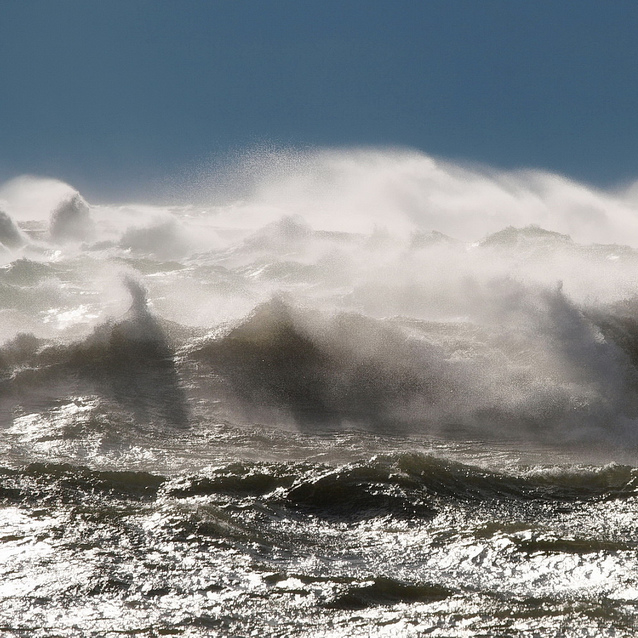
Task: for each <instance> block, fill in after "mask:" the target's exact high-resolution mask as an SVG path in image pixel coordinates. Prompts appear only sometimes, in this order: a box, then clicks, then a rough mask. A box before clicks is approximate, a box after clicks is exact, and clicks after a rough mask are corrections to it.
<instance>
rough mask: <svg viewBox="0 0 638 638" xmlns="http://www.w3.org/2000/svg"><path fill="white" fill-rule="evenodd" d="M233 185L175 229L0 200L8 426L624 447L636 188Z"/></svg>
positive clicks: (208, 180) (394, 168)
mask: <svg viewBox="0 0 638 638" xmlns="http://www.w3.org/2000/svg"><path fill="white" fill-rule="evenodd" d="M230 170H231V169H229V171H230ZM232 171H234V173H233V174H234V178H233V179H229V178H228V175H225V176H224V178H223V179H221V178H220V177H219V175H218V176H217V177H216V176H215V175H208V176H206V175H205V174H204V172H202V173H201V174H200V175H199V177H198V179H197V180H194V182H193V183H191V184H190V186H189V188H188V189H185V190H184V193H183V197H184V198H185V199H186V200H187V203H186V204H184V205H171V206H158V205H150V204H146V205H140V204H138V205H125V206H113V205H105V204H89V203H87V202H86V201H85V200H84V198H83V197H82V196H81V195H80V194H79V193H77V192H76V191H74V190H73V189H72V188H71V187H69V186H68V185H65V184H62V183H59V182H56V181H55V180H44V179H38V178H33V177H23V178H18V179H16V180H13V181H12V182H10V183H8V184H5V185H4V186H3V187H2V188H0V207H1V208H2V213H1V214H0V243H2V246H3V251H2V252H1V253H0V260H1V261H2V263H3V265H2V267H1V268H0V290H1V291H2V295H1V297H0V337H1V339H2V342H3V344H4V345H3V346H2V348H1V350H0V374H1V379H0V398H1V406H0V413H1V414H2V420H3V422H4V424H5V425H6V426H11V425H12V424H13V423H14V422H15V421H16V419H23V418H24V415H25V414H26V415H29V414H45V413H46V414H49V415H50V414H52V412H51V411H52V410H56V409H58V407H59V406H60V405H62V404H64V402H69V401H73V400H74V398H77V397H89V398H90V400H95V401H98V402H99V403H100V405H102V406H106V405H108V406H110V407H109V408H108V409H109V410H111V415H112V419H113V420H118V419H119V420H120V421H121V422H125V421H126V422H131V423H135V424H138V425H139V424H151V425H160V426H162V425H165V426H178V427H182V428H184V427H188V426H189V425H192V424H193V423H215V422H219V421H228V422H231V423H261V424H264V425H266V426H283V427H285V428H290V427H296V428H298V429H299V430H300V431H301V432H318V431H326V430H352V429H356V430H369V431H371V432H377V433H384V434H387V433H392V432H396V433H402V434H406V433H407V434H410V433H415V434H420V435H421V434H428V435H433V436H441V437H446V438H452V439H454V438H462V439H465V438H468V437H469V438H476V439H511V440H519V441H520V440H527V441H535V442H543V443H548V442H550V443H555V444H568V445H570V444H578V443H581V442H588V441H592V440H596V441H599V442H604V443H606V444H610V445H619V446H626V445H629V446H635V445H636V443H637V442H638V428H637V427H636V424H637V421H636V418H637V417H638V402H637V400H636V399H637V389H638V376H637V369H636V365H637V363H638V295H637V294H636V288H635V282H636V280H637V276H638V252H636V248H635V247H636V246H638V216H637V214H636V213H637V212H638V210H637V209H638V204H637V200H636V196H635V194H636V188H635V186H634V187H628V188H625V189H624V190H622V191H621V190H619V191H617V192H603V191H599V190H595V189H592V188H589V187H587V186H586V185H583V184H577V183H574V182H570V181H568V180H566V179H564V178H561V177H559V176H556V175H550V174H546V173H542V172H533V171H526V172H510V173H504V172H501V173H497V172H495V171H491V170H482V169H471V168H467V167H461V166H458V165H453V164H450V163H445V162H440V161H437V160H434V159H433V158H430V157H427V156H425V155H422V154H418V153H415V152H409V151H317V152H313V153H283V152H282V153H279V154H262V155H253V156H250V157H248V158H247V159H246V161H244V162H243V163H242V164H240V165H235V166H233V167H232ZM222 182H223V189H222V188H221V187H219V188H217V186H219V185H220V184H221V183H222ZM222 191H223V194H222ZM103 409H106V408H104V407H103ZM78 418H79V417H78Z"/></svg>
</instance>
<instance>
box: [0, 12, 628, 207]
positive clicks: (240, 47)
mask: <svg viewBox="0 0 638 638" xmlns="http://www.w3.org/2000/svg"><path fill="white" fill-rule="evenodd" d="M636 33H638V2H635V0H614V1H613V2H608V1H604V0H600V1H598V2H592V1H589V0H579V1H578V2H573V1H571V0H570V1H567V0H533V1H531V0H530V1H528V2H527V1H525V2H524V1H523V0H420V1H419V0H411V1H410V2H405V1H403V0H393V1H390V0H383V1H381V0H339V1H335V0H322V1H316V0H276V1H275V0H251V1H248V0H170V1H169V0H108V1H97V0H95V1H94V0H0V180H4V179H8V178H11V177H13V176H15V175H19V174H22V173H32V174H40V175H48V176H52V177H57V178H60V179H63V180H65V181H68V182H70V183H72V184H73V185H75V186H76V187H78V188H79V189H80V190H82V191H83V192H85V193H87V194H88V195H89V196H91V197H93V198H94V199H95V198H97V199H100V198H112V197H126V196H129V195H134V194H135V193H138V192H148V190H149V188H150V186H151V185H156V186H157V185H161V184H162V182H163V180H167V179H169V178H170V176H172V175H177V174H180V175H182V174H184V173H187V172H188V171H189V170H191V168H192V167H197V166H198V165H200V164H201V163H202V162H205V161H208V160H210V159H211V158H224V157H226V156H228V155H229V154H230V155H232V154H233V153H236V152H239V151H241V149H245V148H250V147H252V146H255V145H270V144H272V145H275V146H284V147H285V146H293V147H296V148H306V147H312V146H338V147H340V146H350V145H364V146H369V145H390V146H405V147H410V148H416V149H420V150H422V151H424V152H426V153H429V154H433V155H435V156H439V157H444V158H448V159H454V160H462V161H467V162H478V163H485V164H488V165H491V166H495V167H502V168H515V167H536V168H544V169H548V170H552V171H557V172H560V173H562V174H565V175H568V176H570V177H573V178H575V179H580V180H584V181H587V182H590V183H592V184H596V185H610V184H615V183H620V182H623V181H627V180H632V179H636V178H638V115H637V114H638V37H636ZM160 191H161V188H159V190H158V192H160Z"/></svg>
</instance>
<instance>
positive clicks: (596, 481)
mask: <svg viewBox="0 0 638 638" xmlns="http://www.w3.org/2000/svg"><path fill="white" fill-rule="evenodd" d="M0 478H1V479H2V498H3V499H5V500H8V501H11V502H16V503H20V502H24V503H27V502H40V503H41V504H42V505H45V504H46V503H53V502H56V501H62V502H69V503H71V502H82V501H83V500H85V499H86V498H105V499H107V500H114V501H118V500H140V499H141V500H156V499H169V500H175V501H180V500H183V499H186V500H188V499H195V500H197V499H201V498H204V499H206V498H210V499H212V501H211V502H219V503H222V502H227V503H232V502H234V501H238V502H243V501H244V500H245V499H254V500H258V501H261V502H262V503H263V504H268V505H269V506H273V507H281V506H284V507H286V508H290V509H291V510H293V511H294V510H299V511H305V512H309V513H314V514H315V515H322V516H323V515H325V516H329V517H334V518H338V519H345V520H348V519H353V518H358V519H366V518H371V517H375V516H392V517H397V518H408V519H412V518H417V519H419V518H421V519H423V520H428V519H429V518H432V516H434V515H435V514H436V512H437V509H438V508H442V507H444V506H446V505H449V504H450V503H452V502H458V503H462V502H466V503H471V502H474V503H481V502H503V503H507V502H523V503H524V502H548V503H549V502H551V503H574V502H586V501H613V500H624V499H630V498H635V497H636V496H638V470H636V468H634V467H630V466H625V465H618V464H610V465H606V466H602V467H588V466H581V467H575V466H566V467H560V466H548V467H545V468H544V467H538V466H537V467H530V468H525V467H521V468H519V469H517V471H516V472H512V473H506V472H502V471H501V472H496V471H491V470H487V469H482V468H480V467H477V466H472V465H466V464H463V463H459V462H452V461H449V460H446V459H443V458H439V457H435V456H429V455H425V454H418V453H403V454H395V455H386V456H376V457H373V458H371V459H369V460H365V461H364V460H361V461H356V462H352V463H348V464H345V465H340V466H329V465H325V464H311V463H308V462H305V463H297V464H292V463H286V464H283V463H264V462H249V461H242V462H234V463H231V464H228V465H225V466H220V467H218V468H215V469H212V470H209V471H205V472H201V473H198V474H194V475H181V476H166V475H165V476H162V475H158V474H153V473H149V472H145V471H135V472H133V471H117V470H98V469H91V468H88V467H85V466H78V465H71V464H68V463H62V464H60V463H57V464H56V463H42V462H38V463H30V464H28V465H26V466H24V467H22V468H7V467H5V468H1V469H0Z"/></svg>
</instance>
